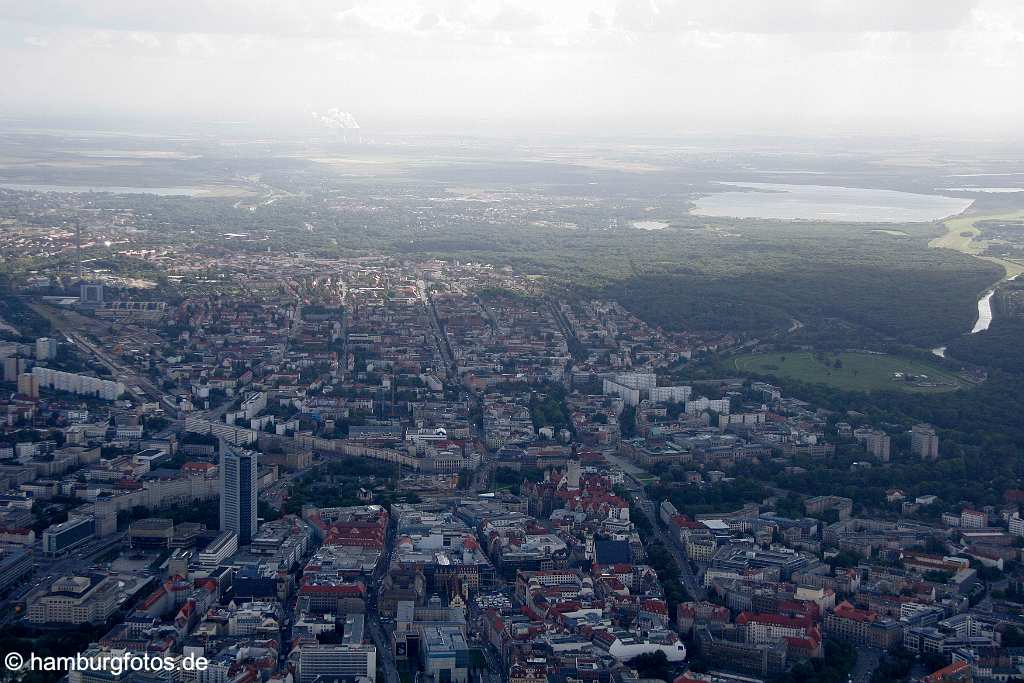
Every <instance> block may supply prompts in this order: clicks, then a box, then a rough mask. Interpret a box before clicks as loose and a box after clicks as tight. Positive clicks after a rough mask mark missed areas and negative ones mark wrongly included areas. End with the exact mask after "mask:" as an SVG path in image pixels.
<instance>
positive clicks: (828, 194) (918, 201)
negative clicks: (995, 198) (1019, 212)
mask: <svg viewBox="0 0 1024 683" xmlns="http://www.w3.org/2000/svg"><path fill="white" fill-rule="evenodd" d="M722 185H730V186H733V187H737V188H744V189H743V190H729V191H726V192H719V193H716V194H711V195H708V196H706V197H701V198H700V199H697V200H696V201H695V202H694V204H695V205H696V206H695V207H694V208H693V210H692V211H691V213H694V214H696V215H698V216H727V217H732V218H769V219H779V220H817V221H836V222H843V223H849V222H856V223H918V222H929V221H936V220H939V219H941V218H946V217H947V216H953V215H956V214H958V213H961V212H962V211H964V210H965V209H966V208H967V207H968V206H970V205H971V202H972V200H970V199H963V198H958V197H944V196H942V195H931V194H914V193H912V192H899V191H896V190H870V189H864V188H860V187H835V186H832V185H788V184H783V183H722Z"/></svg>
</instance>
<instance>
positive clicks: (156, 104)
mask: <svg viewBox="0 0 1024 683" xmlns="http://www.w3.org/2000/svg"><path fill="white" fill-rule="evenodd" d="M1022 84H1024V2H1022V1H1021V0H525V1H514V0H508V1H506V2H502V1H500V0H465V1H464V0H336V1H330V0H308V1H303V0H159V1H157V0H81V1H78V2H76V1H74V0H0V92H2V93H3V96H2V97H0V113H3V114H7V115H19V116H25V115H28V116H32V115H35V114H45V115H49V116H53V115H69V114H76V113H82V114H88V115H96V114H100V115H103V114H110V113H127V114H130V115H140V116H152V115H160V116H182V117H185V118H187V119H196V120H219V121H223V120H239V119H242V120H254V119H259V120H264V119H273V120H278V121H282V122H299V121H302V122H304V123H308V122H310V121H311V120H312V119H311V113H312V112H314V111H315V112H326V111H328V110H330V109H331V108H338V109H339V110H341V111H347V112H351V114H352V115H353V116H354V117H355V119H356V120H358V122H359V123H360V124H361V126H362V127H363V128H364V129H385V128H395V127H401V128H405V129H410V130H414V129H417V128H421V127H422V128H424V129H434V130H439V129H448V130H452V131H457V130H459V129H462V128H487V127H494V128H502V127H509V128H510V129H515V128H521V129H524V130H529V129H548V130H560V131H564V130H572V129H577V128H578V129H581V130H587V131H608V132H612V133H615V132H626V133H632V132H648V133H654V134H660V133H675V132H685V131H694V130H719V131H737V132H745V131H775V132H794V133H800V132H806V133H819V132H835V131H861V132H887V133H900V132H909V133H916V132H948V133H957V134H979V133H980V134H991V135H1000V134H1007V133H1011V132H1012V130H1013V127H1014V126H1019V124H1020V121H1021V118H1022V117H1021V113H1022V112H1024V87H1022Z"/></svg>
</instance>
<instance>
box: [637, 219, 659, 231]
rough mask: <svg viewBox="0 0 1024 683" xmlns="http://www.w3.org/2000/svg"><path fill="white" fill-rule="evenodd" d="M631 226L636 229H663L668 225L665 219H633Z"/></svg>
mask: <svg viewBox="0 0 1024 683" xmlns="http://www.w3.org/2000/svg"><path fill="white" fill-rule="evenodd" d="M633 227H634V228H636V229H637V230H664V229H665V228H667V227H668V223H666V222H665V221H633Z"/></svg>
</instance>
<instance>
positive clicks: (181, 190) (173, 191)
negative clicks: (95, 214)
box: [0, 183, 207, 197]
mask: <svg viewBox="0 0 1024 683" xmlns="http://www.w3.org/2000/svg"><path fill="white" fill-rule="evenodd" d="M0 188H3V189H5V190H20V191H22V192H64V193H67V194H85V193H87V192H110V193H112V194H155V195H160V196H161V197H173V196H179V195H183V196H187V197H198V196H200V195H203V194H207V190H206V189H205V188H202V187H114V186H106V185H45V184H41V183H0Z"/></svg>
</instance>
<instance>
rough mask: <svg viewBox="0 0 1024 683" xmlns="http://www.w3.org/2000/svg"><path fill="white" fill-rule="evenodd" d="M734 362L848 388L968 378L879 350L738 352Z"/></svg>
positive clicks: (920, 385) (943, 385)
mask: <svg viewBox="0 0 1024 683" xmlns="http://www.w3.org/2000/svg"><path fill="white" fill-rule="evenodd" d="M733 363H734V364H735V366H736V369H737V370H739V371H740V372H750V373H754V374H758V375H774V376H776V377H782V378H789V379H795V380H799V381H801V382H809V383H815V384H827V385H829V386H833V387H836V388H837V389H846V390H851V391H886V390H896V391H952V390H955V389H960V388H963V387H965V386H967V382H965V381H964V380H962V379H961V378H959V377H958V376H957V375H955V374H953V373H951V372H949V371H948V370H944V369H942V368H941V367H939V366H938V365H933V364H931V363H927V362H924V361H919V360H911V359H908V358H901V357H899V356H890V355H886V354H881V353H867V352H860V351H843V352H839V353H814V352H811V351H797V352H794V353H756V354H748V355H745V356H737V357H736V358H734V359H733Z"/></svg>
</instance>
